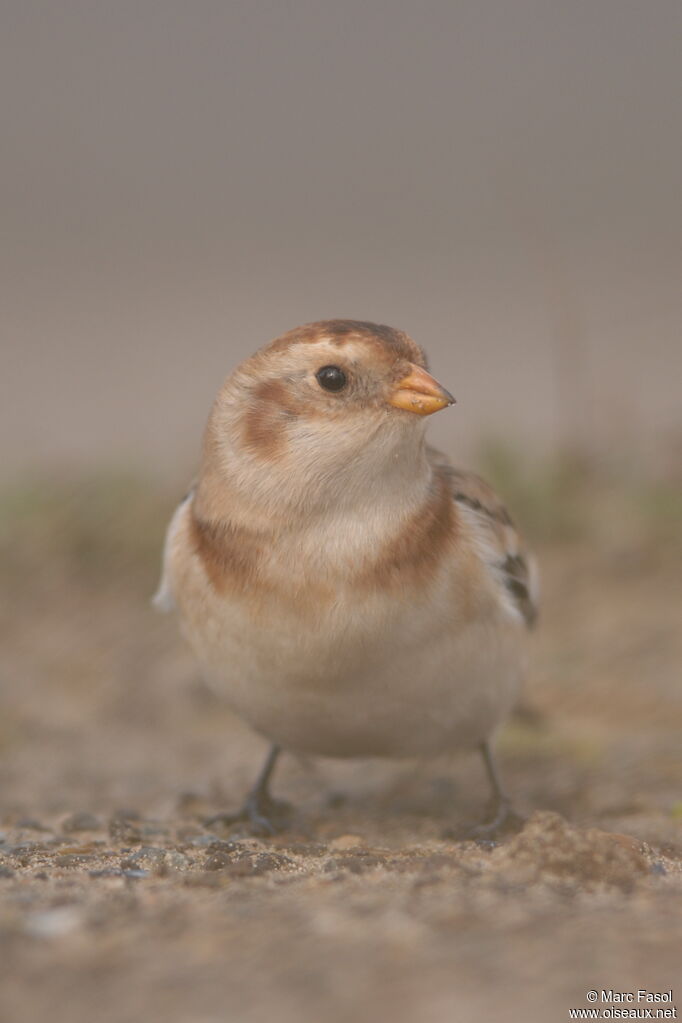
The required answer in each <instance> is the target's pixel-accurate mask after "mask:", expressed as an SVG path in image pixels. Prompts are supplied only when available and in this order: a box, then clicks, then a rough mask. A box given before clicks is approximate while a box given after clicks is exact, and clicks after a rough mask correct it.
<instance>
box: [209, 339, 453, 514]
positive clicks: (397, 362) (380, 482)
mask: <svg viewBox="0 0 682 1023" xmlns="http://www.w3.org/2000/svg"><path fill="white" fill-rule="evenodd" d="M453 402H454V398H453V397H452V395H451V394H449V393H448V391H446V390H445V389H444V388H443V387H442V386H441V385H440V384H439V383H438V382H437V381H436V380H435V379H434V378H433V377H432V376H431V375H430V374H429V373H428V371H427V369H426V359H425V356H424V353H423V351H422V349H421V348H420V347H419V346H418V345H417V344H416V343H415V342H414V341H413V340H412V339H411V338H410V337H408V336H407V334H404V333H403V332H402V331H398V330H394V329H392V328H391V327H385V326H382V325H378V324H374V323H364V322H360V321H356V320H326V321H321V322H318V323H311V324H307V325H306V326H304V327H299V328H297V329H295V330H292V331H289V332H288V333H286V334H284V335H282V337H280V338H277V339H276V340H275V341H273V342H271V343H270V344H269V345H267V346H266V347H265V348H263V349H261V350H260V351H258V352H257V353H256V354H255V355H253V356H252V357H251V358H249V359H247V360H246V361H245V362H243V363H242V364H241V365H240V366H238V367H237V369H236V370H235V371H234V372H233V373H232V374H231V375H230V376H229V377H228V378H227V380H226V381H225V383H224V385H223V387H222V389H221V391H220V393H219V395H218V397H217V399H216V402H215V404H214V406H213V409H212V412H211V416H210V419H209V423H208V426H207V431H206V438H205V460H204V468H205V471H209V470H210V472H211V474H212V476H213V477H214V478H216V479H218V480H220V479H222V480H224V481H226V482H229V485H230V489H231V490H232V491H233V492H235V494H238V495H239V496H240V497H241V498H242V500H246V499H247V498H248V499H250V500H252V501H253V503H254V504H255V505H256V506H260V507H264V506H265V507H267V508H270V507H276V508H277V509H278V510H285V509H289V510H293V509H294V508H296V507H297V508H299V509H300V508H308V509H312V508H314V507H320V506H325V505H327V506H329V505H332V504H335V505H337V506H338V505H339V504H340V503H346V502H352V501H355V500H356V499H357V498H360V497H363V498H366V497H367V495H368V493H369V494H371V493H374V494H380V493H381V491H382V488H384V489H385V488H387V487H390V486H395V487H397V488H398V491H399V490H400V488H401V487H404V486H405V485H406V482H407V481H408V480H409V478H410V474H413V475H414V474H415V473H416V472H417V471H418V470H419V467H420V466H421V463H422V462H425V459H424V450H423V449H424V439H423V435H424V424H425V420H426V417H427V416H428V415H430V414H431V413H433V412H437V411H438V410H439V409H442V408H445V407H446V406H447V405H451V404H452V403H453ZM424 471H426V467H425V466H424Z"/></svg>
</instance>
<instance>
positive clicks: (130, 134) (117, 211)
mask: <svg viewBox="0 0 682 1023" xmlns="http://www.w3.org/2000/svg"><path fill="white" fill-rule="evenodd" d="M2 23H3V24H2V40H1V42H0V46H1V47H2V53H1V56H2V60H1V62H0V89H1V94H2V140H3V178H2V189H3V208H4V216H3V220H4V223H3V230H2V259H3V267H2V320H3V337H4V346H6V349H7V351H6V355H5V359H4V360H3V362H4V369H3V380H4V386H5V388H6V396H5V398H4V400H3V402H2V405H1V407H0V416H1V417H2V418H1V419H0V444H1V445H2V448H1V449H0V450H1V455H2V460H3V464H4V465H5V466H6V467H7V468H8V469H9V468H11V469H13V470H21V469H23V468H25V467H26V466H27V465H29V466H41V465H43V466H44V465H46V464H47V465H50V464H52V463H54V462H55V461H59V462H60V463H69V464H77V465H84V466H90V465H92V464H97V465H101V464H102V463H103V461H106V460H118V461H119V462H121V463H124V464H126V465H128V464H130V463H131V462H135V463H137V464H138V465H139V466H140V467H141V468H143V469H144V471H145V472H147V471H148V470H149V468H150V467H153V468H154V469H155V470H158V471H163V472H173V473H175V474H177V475H180V474H181V473H186V472H188V471H190V470H191V466H192V465H193V462H194V458H195V454H196V446H197V439H198V435H199V431H200V430H201V427H202V425H203V420H204V416H205V414H206V408H207V405H208V403H209V401H210V400H211V398H212V396H213V394H214V392H215V390H216V388H217V386H218V383H219V381H220V380H221V379H222V377H223V376H224V375H225V374H226V373H227V372H228V371H229V370H230V369H231V367H232V366H233V365H234V364H235V363H236V362H237V361H238V360H239V359H241V358H242V357H243V356H245V355H246V354H248V353H250V352H251V351H253V350H254V349H255V348H257V347H259V346H260V345H261V344H263V343H265V342H266V341H268V340H269V339H270V338H272V337H274V336H276V335H278V334H280V333H282V332H283V331H284V330H286V329H288V328H290V327H292V326H295V325H297V324H298V323H301V322H306V321H309V320H314V319H322V318H328V317H335V316H344V317H353V318H356V319H369V320H377V321H379V322H388V323H390V324H391V325H394V326H398V327H400V328H402V329H404V330H407V331H408V332H409V333H411V334H412V335H413V336H414V337H415V338H416V339H417V340H419V341H420V342H421V343H422V344H423V345H425V346H426V348H427V349H428V351H429V352H430V353H431V357H432V361H433V363H434V366H436V367H437V371H438V373H440V374H441V375H442V377H443V378H444V380H445V381H446V383H447V384H448V386H449V387H451V389H452V390H453V391H454V392H455V394H456V397H457V398H458V401H459V406H458V408H457V411H456V413H455V415H454V416H453V417H450V419H449V420H447V419H446V420H445V421H444V422H443V421H441V422H440V423H434V428H435V430H436V432H437V433H438V436H439V439H440V440H441V441H443V440H446V441H447V442H449V443H450V445H451V446H452V448H453V449H457V450H465V448H466V447H467V446H470V445H471V444H472V443H474V442H475V441H476V440H477V439H478V438H480V436H481V435H495V434H504V436H505V437H506V438H509V439H512V440H513V441H514V442H516V441H518V442H519V443H523V444H531V445H532V446H533V447H538V448H542V449H545V450H546V449H551V450H554V449H556V447H557V446H559V445H562V444H564V443H566V442H567V441H571V442H572V441H574V440H579V441H580V442H581V443H584V444H585V445H586V446H588V447H589V448H590V449H591V450H597V449H598V450H600V451H601V450H605V449H606V450H610V451H615V452H616V453H618V454H619V455H621V454H622V453H623V452H624V451H627V452H628V454H629V457H632V456H633V455H634V454H635V453H637V454H639V455H646V456H656V455H657V454H658V453H659V449H660V445H661V444H663V443H664V442H666V441H668V442H669V441H670V439H671V438H675V437H677V438H678V440H679V432H680V401H679V381H680V378H681V377H682V344H681V343H680V333H681V331H680V327H681V323H682V288H681V287H680V281H681V280H682V202H680V186H681V184H682V131H681V130H680V93H681V90H682V66H681V62H680V59H679V57H680V51H679V47H680V33H681V31H682V10H681V9H680V4H679V3H678V2H677V0H655V2H654V3H652V4H643V3H641V2H639V0H600V2H599V3H588V2H585V3H583V2H575V3H570V4H551V3H545V2H543V0H515V2H513V3H504V2H499V0H498V2H490V0H487V2H482V3H474V2H468V0H466V2H451V0H443V2H439V0H429V2H426V3H425V4H419V5H417V4H414V5H409V4H400V5H397V4H393V3H389V2H387V0H386V2H380V0H374V2H371V3H366V2H359V0H357V2H356V0H347V2H345V3H338V4H332V3H319V2H316V0H295V2H285V3H265V2H258V0H257V2H247V0H244V2H241V0H232V2H230V3H225V2H220V0H216V2H211V0H200V2H199V3H197V4H191V5H190V4H187V3H183V2H181V0H163V2H162V0H142V2H139V0H136V2H129V0H117V2H116V3H109V4H107V3H103V4H92V3H87V2H73V0H59V2H58V3H52V4H50V3H35V2H32V0H21V2H20V0H16V2H12V0H5V2H4V3H3V5H2ZM469 449H470V448H469Z"/></svg>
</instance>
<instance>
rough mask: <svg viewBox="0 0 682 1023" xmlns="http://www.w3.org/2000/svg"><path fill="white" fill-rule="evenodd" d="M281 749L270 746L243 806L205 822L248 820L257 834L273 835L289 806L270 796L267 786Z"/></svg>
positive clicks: (278, 828)
mask: <svg viewBox="0 0 682 1023" xmlns="http://www.w3.org/2000/svg"><path fill="white" fill-rule="evenodd" d="M280 752H281V750H280V748H279V746H275V745H274V744H273V745H272V746H271V747H270V751H269V752H268V755H267V757H266V758H265V763H264V764H263V767H262V768H261V771H260V774H259V775H258V777H257V778H256V782H255V784H254V786H253V788H252V789H251V791H250V792H249V794H248V796H247V797H246V801H245V802H244V805H243V807H242V808H241V810H239V811H238V812H237V813H232V814H230V813H219V814H216V815H215V816H214V817H209V818H208V819H207V820H206V821H205V823H206V824H208V825H211V824H218V823H222V824H234V823H236V822H237V821H248V823H249V824H250V826H251V829H252V831H253V832H254V833H255V834H258V835H274V834H275V832H276V831H278V830H280V828H281V827H282V826H283V824H284V822H285V819H286V817H287V816H288V812H289V811H290V809H291V808H290V806H289V804H288V803H285V802H284V801H280V800H275V799H273V798H272V797H271V795H270V793H269V791H268V786H269V784H270V778H271V776H272V772H273V771H274V769H275V764H276V763H277V758H278V757H279V754H280Z"/></svg>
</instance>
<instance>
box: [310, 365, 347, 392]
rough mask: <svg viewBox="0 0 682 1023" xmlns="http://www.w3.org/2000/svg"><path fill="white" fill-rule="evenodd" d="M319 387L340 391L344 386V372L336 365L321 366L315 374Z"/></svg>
mask: <svg viewBox="0 0 682 1023" xmlns="http://www.w3.org/2000/svg"><path fill="white" fill-rule="evenodd" d="M315 376H316V377H317V382H318V384H319V385H320V387H324V389H325V391H340V390H341V389H342V388H344V387H345V386H346V383H347V381H346V374H345V373H344V372H343V370H342V369H339V367H338V366H323V367H322V369H318V371H317V373H316V374H315Z"/></svg>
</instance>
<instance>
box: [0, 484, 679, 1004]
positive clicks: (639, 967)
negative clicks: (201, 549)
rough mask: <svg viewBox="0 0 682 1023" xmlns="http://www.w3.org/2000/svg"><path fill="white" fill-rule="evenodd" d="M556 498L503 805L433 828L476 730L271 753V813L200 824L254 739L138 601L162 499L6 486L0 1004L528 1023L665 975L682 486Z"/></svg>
mask: <svg viewBox="0 0 682 1023" xmlns="http://www.w3.org/2000/svg"><path fill="white" fill-rule="evenodd" d="M678 497H679V495H678ZM675 500H677V498H675ZM578 505H579V508H580V514H579V516H578V518H577V519H576V520H574V521H571V522H568V523H566V522H562V523H560V524H557V523H556V522H552V523H551V525H550V526H549V527H548V526H547V523H544V525H543V517H542V514H541V513H538V514H536V515H535V518H534V520H533V521H532V522H531V526H532V527H533V529H534V530H535V533H536V536H537V542H538V546H539V551H540V556H541V560H542V567H543V576H544V590H545V594H544V601H543V611H544V613H543V619H542V622H541V625H540V627H539V629H538V632H537V638H536V643H535V656H534V665H533V670H532V673H531V677H530V679H529V682H528V686H527V690H526V693H525V696H524V699H523V704H522V707H521V710H520V711H519V713H517V714H516V716H515V717H514V719H513V720H512V721H511V722H510V723H509V725H508V726H507V728H506V729H505V731H504V733H503V734H502V736H501V739H500V760H501V765H502V768H503V771H504V774H505V777H506V781H507V785H508V787H509V789H510V790H511V791H512V792H513V793H514V794H515V797H516V803H517V807H518V809H519V811H520V812H521V814H523V815H524V816H525V818H526V821H525V824H524V825H523V827H522V828H521V830H520V831H517V832H512V833H510V834H508V835H506V836H504V837H503V838H502V839H501V840H500V842H499V843H498V844H476V843H474V842H471V841H467V840H462V839H459V838H457V837H454V838H453V837H444V836H447V835H448V834H454V835H455V836H457V835H461V834H463V833H464V831H465V829H466V826H467V824H468V823H470V822H471V821H474V820H476V819H478V818H480V816H481V815H482V813H483V812H484V809H485V799H486V790H485V784H484V781H483V778H482V774H481V770H480V765H479V764H477V763H476V762H475V760H474V758H461V759H459V760H454V761H453V762H452V763H451V764H446V763H436V764H431V765H428V766H422V767H417V766H415V765H412V764H397V765H396V764H384V763H378V762H377V763H374V762H371V763H368V762H363V763H357V764H340V763H336V762H332V761H328V762H321V761H320V762H315V763H301V762H298V761H296V760H294V759H293V758H286V759H285V761H284V762H283V763H282V766H281V770H280V771H278V774H277V777H276V780H275V786H274V788H275V791H276V793H277V794H278V795H281V796H283V797H286V798H287V799H289V800H291V801H292V802H293V803H294V804H295V806H296V814H295V818H294V823H293V826H292V828H291V830H290V831H288V832H286V833H285V834H282V835H279V836H277V837H275V838H273V839H270V840H263V839H257V838H253V837H252V836H250V835H249V834H248V833H246V832H245V830H244V829H243V827H242V826H241V825H234V826H232V827H225V826H220V825H216V826H213V827H207V826H205V824H204V823H203V821H204V819H205V817H206V816H207V815H208V814H210V813H212V812H215V811H217V810H221V809H225V808H234V807H236V806H237V805H238V803H239V801H240V800H241V798H242V795H243V794H244V792H245V790H246V788H247V786H248V784H249V782H250V780H251V778H252V776H253V774H254V772H255V770H256V768H257V766H258V764H259V761H260V759H261V757H262V755H263V753H264V750H265V745H264V743H263V742H262V740H260V739H258V738H257V737H255V736H253V735H251V734H250V733H249V732H248V730H247V729H246V728H245V727H244V726H242V725H241V724H240V723H239V722H237V721H235V719H234V718H233V717H232V716H231V715H230V713H229V712H228V711H227V710H226V709H225V708H224V707H223V706H221V704H220V703H218V702H217V700H216V699H215V698H214V697H213V696H212V695H211V694H210V692H208V691H207V689H206V688H205V686H204V685H203V683H202V681H201V679H200V678H199V677H198V675H197V672H196V669H195V667H194V664H193V662H192V658H191V655H190V653H189V652H188V650H187V649H186V648H185V647H184V646H183V645H182V643H181V641H180V640H179V639H178V638H177V636H176V632H175V627H174V623H173V622H172V621H171V620H169V619H168V618H164V617H160V616H157V615H156V614H155V613H154V612H153V611H152V610H151V609H150V607H149V605H148V596H149V593H150V592H151V590H152V589H153V585H154V572H155V567H154V562H155V560H156V556H157V554H158V546H159V539H160V533H161V531H162V529H163V519H164V516H165V515H166V514H167V512H168V511H169V510H170V507H171V504H170V499H169V498H167V497H166V496H165V495H150V494H147V493H143V492H141V491H140V490H139V489H137V490H135V489H134V488H133V490H132V491H128V490H126V486H123V485H120V484H117V485H110V484H106V485H104V484H102V482H101V481H99V482H97V483H81V484H79V485H78V486H75V485H74V486H73V487H68V486H66V487H65V486H62V487H61V489H60V488H57V490H56V491H55V489H54V488H52V491H49V493H48V489H47V488H45V487H43V488H37V489H33V490H28V491H27V490H24V491H22V492H21V493H19V492H13V493H11V494H8V495H5V496H4V497H3V500H2V506H1V509H0V510H1V511H2V517H1V519H0V528H1V532H0V554H1V557H2V566H3V578H4V580H5V582H6V584H7V585H6V592H5V595H4V611H3V616H2V624H1V626H0V629H1V631H0V639H1V641H2V649H3V658H2V669H1V671H2V675H1V679H0V681H1V683H2V701H3V718H2V722H1V723H0V786H1V787H0V793H1V797H0V829H1V834H0V977H1V991H2V997H1V999H0V1018H1V1019H2V1021H3V1023H5V1021H7V1023H15V1021H18V1020H38V1019H45V1018H49V1019H51V1020H53V1021H55V1023H66V1021H69V1023H94V1021H97V1023H109V1021H111V1023H128V1021H131V1023H132V1021H136V1023H137V1021H140V1020H157V1019H163V1020H167V1021H170V1023H176V1021H177V1023H180V1021H182V1023H190V1021H191V1023H218V1021H223V1020H245V1021H252V1020H253V1021H261V1020H276V1021H278V1023H279V1021H283V1023H288V1021H290V1020H291V1021H294V1020H296V1021H298V1020H306V1021H307V1020H316V1021H317V1020H324V1021H330V1023H335V1021H337V1020H338V1021H345V1020H349V1019H353V1020H357V1021H363V1020H377V1019H391V1020H393V1021H396V1023H408V1021H409V1023H412V1021H417V1020H418V1021H420V1023H431V1021H438V1023H440V1021H452V1023H457V1021H459V1020H462V1021H472V1020H479V1019H480V1020H501V1021H505V1020H510V1021H515V1023H516V1021H531V1023H535V1021H537V1023H553V1021H555V1020H556V1021H559V1020H567V1019H568V1018H569V1015H568V1014H569V1010H570V1009H571V1008H585V1007H587V1006H588V1005H589V1003H588V1002H587V1001H586V993H587V991H588V990H590V989H597V990H598V991H599V992H601V990H602V989H604V990H610V989H611V990H619V991H628V992H629V991H633V992H637V990H638V989H647V990H649V991H655V992H668V991H669V990H670V989H673V1001H672V1005H675V998H676V997H677V998H678V1000H679V1002H682V987H680V985H679V977H680V947H681V944H682V942H681V938H682V924H681V922H680V921H682V793H681V791H680V781H681V776H682V765H681V758H680V734H681V733H682V690H681V687H680V683H679V665H680V663H681V658H680V654H681V653H682V639H681V636H680V628H679V623H680V618H679V611H680V583H679V567H678V566H679V554H680V541H679V525H678V522H679V519H678V517H677V511H678V510H679V503H674V504H673V505H672V506H671V497H670V493H669V492H666V495H665V499H663V498H661V495H660V494H658V493H653V492H650V491H647V492H646V493H640V492H637V493H636V494H633V493H628V494H627V495H626V496H625V497H623V495H622V494H620V493H616V492H614V491H612V490H608V489H607V490H600V491H598V492H597V491H595V489H594V488H593V487H592V485H591V484H590V483H589V481H588V484H586V485H584V486H583V487H582V489H581V491H580V494H579V498H578ZM671 507H672V509H673V511H674V514H671ZM121 509H125V513H122V512H121ZM536 512H537V508H536ZM530 517H531V518H533V516H530ZM576 523H577V524H578V526H579V527H580V528H575V527H576ZM676 983H677V987H678V990H677V991H675V987H676ZM635 997H636V996H635ZM679 1002H678V1004H679ZM646 1004H647V1003H640V1007H642V1006H643V1005H644V1006H646ZM669 1004H670V1003H661V1005H662V1007H663V1008H667V1007H669ZM598 1007H602V1008H605V1007H608V1005H607V1004H605V1003H600V1004H599V1006H598ZM635 1007H637V1004H636V1003H635ZM649 1007H651V1004H650V1006H649ZM659 1007H660V1006H659ZM654 1008H655V1006H654ZM680 1008H681V1009H682V1005H680ZM668 1018H672V1017H670V1016H669V1017H668Z"/></svg>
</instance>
